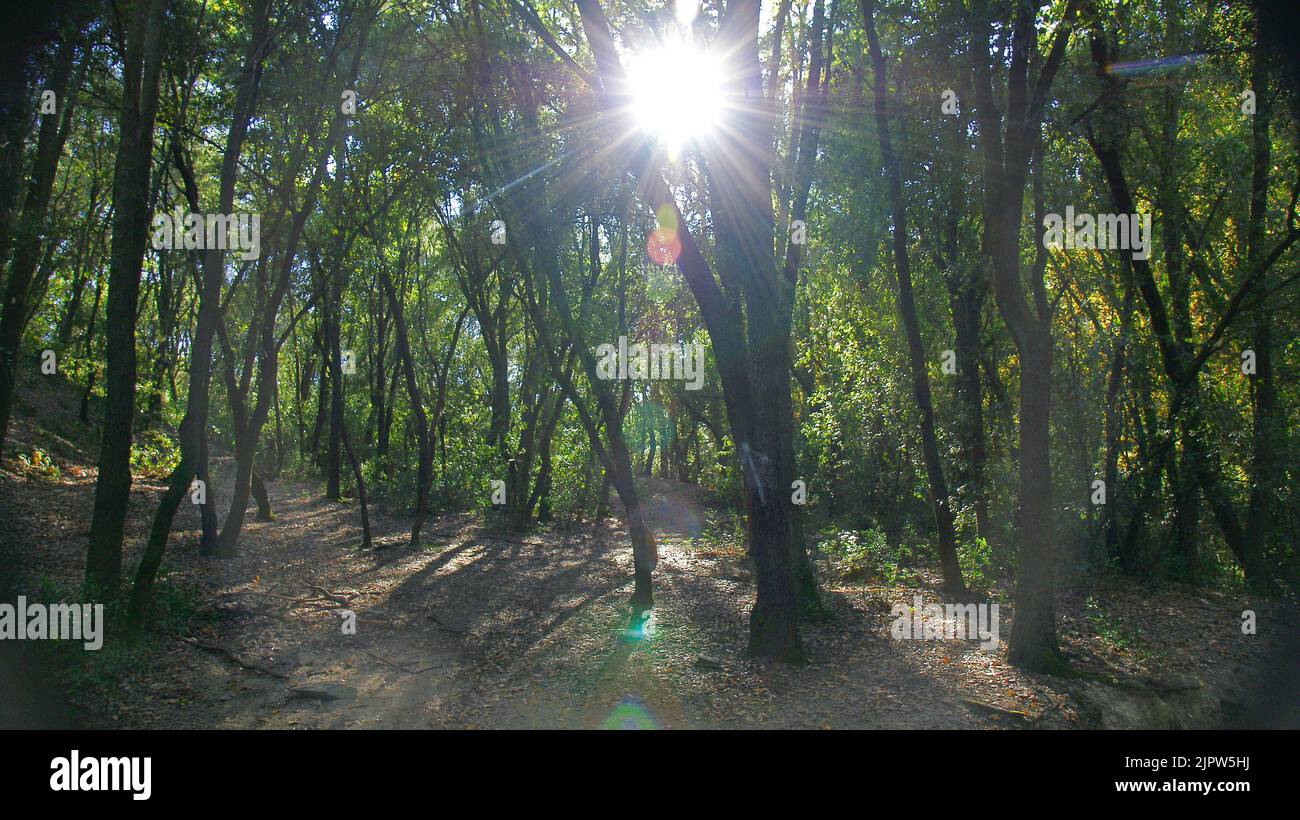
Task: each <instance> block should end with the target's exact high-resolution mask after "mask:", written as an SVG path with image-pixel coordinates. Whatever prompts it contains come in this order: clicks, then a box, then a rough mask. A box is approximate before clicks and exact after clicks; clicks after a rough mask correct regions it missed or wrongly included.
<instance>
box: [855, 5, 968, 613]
mask: <svg viewBox="0 0 1300 820" xmlns="http://www.w3.org/2000/svg"><path fill="white" fill-rule="evenodd" d="M861 2H862V15H863V20H864V21H865V24H866V27H867V42H868V44H869V46H870V49H871V61H872V63H873V64H874V66H875V84H874V96H875V110H876V136H877V139H878V140H879V143H880V161H881V163H882V164H883V165H884V166H885V176H886V178H887V179H888V180H889V201H890V207H891V210H892V212H893V219H894V243H893V244H894V271H895V273H896V274H897V277H898V313H899V315H900V317H901V318H902V320H903V330H904V332H905V334H906V336H907V352H908V363H909V365H910V366H911V369H912V395H913V397H914V398H915V399H916V407H917V410H918V411H919V412H920V414H921V451H922V454H923V456H924V459H925V472H926V476H927V477H928V478H929V482H930V502H931V506H932V507H933V510H934V522H935V534H936V537H937V539H938V548H939V565H940V567H941V569H942V571H943V586H944V590H945V591H946V592H948V593H949V594H950V595H957V596H960V595H964V594H965V593H966V584H965V582H964V581H963V580H962V577H961V565H960V564H959V563H958V560H957V531H956V527H955V526H954V525H953V514H952V504H951V499H950V498H949V496H948V483H947V481H946V480H945V479H944V474H943V461H942V460H941V459H940V456H939V439H938V436H937V435H936V434H935V430H934V405H933V402H932V401H931V398H930V375H929V372H928V371H927V370H926V365H925V346H924V343H923V342H922V341H921V325H920V322H918V321H917V318H916V300H915V298H914V297H913V295H912V273H911V266H910V265H909V263H908V255H907V204H906V202H905V200H904V198H903V174H902V169H901V168H900V167H899V161H898V158H897V156H896V155H895V154H894V146H893V142H892V139H891V137H890V128H889V116H888V113H887V112H886V110H885V107H886V104H887V97H886V91H885V82H886V80H885V57H884V54H882V53H881V51H880V41H879V39H878V38H877V37H876V20H875V6H876V4H875V0H861Z"/></svg>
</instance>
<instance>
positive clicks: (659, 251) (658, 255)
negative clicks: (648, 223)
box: [645, 220, 682, 265]
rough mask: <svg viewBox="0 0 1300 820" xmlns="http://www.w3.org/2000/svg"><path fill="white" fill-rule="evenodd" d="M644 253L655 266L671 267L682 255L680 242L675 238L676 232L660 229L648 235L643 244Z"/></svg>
mask: <svg viewBox="0 0 1300 820" xmlns="http://www.w3.org/2000/svg"><path fill="white" fill-rule="evenodd" d="M674 221H676V220H674ZM645 252H646V255H647V256H649V257H650V259H651V260H652V261H653V262H654V263H655V264H656V265H671V264H673V263H674V262H676V261H677V257H679V256H681V254H682V240H680V239H678V238H677V231H676V230H671V231H669V230H664V229H662V228H661V229H659V230H657V231H653V232H652V233H651V234H650V238H649V239H647V240H646V243H645Z"/></svg>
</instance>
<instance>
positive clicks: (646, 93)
mask: <svg viewBox="0 0 1300 820" xmlns="http://www.w3.org/2000/svg"><path fill="white" fill-rule="evenodd" d="M627 79H628V85H629V90H630V92H631V97H632V100H631V110H632V116H633V118H634V119H635V120H636V124H637V127H638V128H640V129H641V130H642V131H643V132H645V133H647V134H652V135H654V136H656V137H657V138H658V139H659V140H660V141H661V142H662V143H663V144H664V145H665V146H667V148H668V149H669V150H670V151H672V152H674V153H675V152H677V151H679V150H681V149H682V148H683V147H685V146H686V145H687V144H688V143H690V142H692V141H695V140H698V139H700V138H703V137H707V136H708V135H709V134H711V133H713V132H714V131H715V130H716V129H717V128H718V127H719V126H720V125H721V124H722V118H723V113H724V107H725V100H724V96H723V93H722V65H721V63H720V62H719V61H718V60H717V59H715V58H714V57H712V56H710V55H709V54H708V53H706V52H703V51H701V50H699V49H697V48H694V47H692V46H690V45H688V44H686V43H677V44H673V45H665V46H661V47H659V48H656V49H654V50H650V51H645V52H641V53H639V54H636V55H634V56H633V57H632V58H631V59H629V60H628V64H627Z"/></svg>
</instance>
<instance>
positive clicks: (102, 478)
mask: <svg viewBox="0 0 1300 820" xmlns="http://www.w3.org/2000/svg"><path fill="white" fill-rule="evenodd" d="M163 16H164V14H163V2H162V0H135V3H134V4H133V5H132V8H131V16H130V23H129V25H128V27H127V31H126V33H125V37H124V42H125V44H126V51H125V59H124V61H123V73H122V77H123V90H122V110H121V115H120V117H119V120H118V135H119V136H118V150H117V161H116V163H115V165H114V169H113V246H112V248H113V249H112V253H111V255H110V257H109V275H108V322H107V326H106V333H105V335H106V339H107V343H108V368H107V378H106V381H107V389H108V395H107V397H106V399H105V402H104V429H103V436H102V438H101V443H100V449H99V473H98V475H97V476H96V478H95V506H94V512H93V514H92V518H91V524H90V544H89V547H88V549H87V551H86V582H87V584H88V585H89V586H91V587H92V588H95V589H97V590H98V591H99V593H100V594H101V595H102V596H103V597H104V599H105V600H113V599H115V598H116V597H117V593H118V587H119V585H120V583H121V577H122V533H123V528H124V526H125V524H126V511H127V504H128V502H129V501H130V495H131V439H132V430H133V426H134V421H135V385H136V352H135V325H136V304H137V299H138V296H139V291H140V272H141V266H142V264H143V262H144V249H145V239H146V237H147V236H148V233H149V231H148V227H149V175H150V170H151V166H152V164H153V143H154V120H155V118H156V116H157V112H158V84H159V77H160V74H161V68H162V27H163Z"/></svg>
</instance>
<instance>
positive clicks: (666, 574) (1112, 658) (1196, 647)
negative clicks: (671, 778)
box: [0, 393, 1294, 728]
mask: <svg viewBox="0 0 1300 820" xmlns="http://www.w3.org/2000/svg"><path fill="white" fill-rule="evenodd" d="M27 396H28V399H27V400H26V401H24V402H23V405H25V406H20V412H21V411H23V410H25V411H26V412H25V414H24V417H22V418H20V419H19V421H18V424H17V429H16V430H15V433H14V435H13V437H12V442H11V446H10V450H11V453H12V452H14V451H17V452H21V453H30V452H31V448H32V446H39V447H41V448H42V449H44V450H45V451H47V452H48V453H50V455H51V457H52V459H53V461H54V463H55V464H56V465H57V467H58V475H53V474H40V473H38V472H36V471H33V470H31V469H28V468H27V467H26V466H25V465H23V464H22V463H21V462H19V461H17V460H15V459H13V458H6V459H4V460H3V462H2V463H0V522H4V523H3V528H2V532H0V552H3V553H4V554H2V555H0V561H3V562H4V563H5V564H6V565H7V566H9V567H11V568H12V567H18V568H20V572H19V573H17V577H14V578H11V579H10V585H11V587H13V588H14V592H15V594H21V593H23V592H26V593H27V594H28V595H29V596H30V595H34V594H37V591H38V590H39V589H40V587H41V586H42V584H44V585H45V587H46V588H47V589H49V588H53V589H57V590H65V591H66V590H75V589H76V588H77V586H78V584H79V583H80V580H81V577H82V573H83V568H84V554H85V543H86V537H87V535H88V531H89V522H90V517H91V508H92V500H93V494H94V480H95V476H94V467H93V464H94V459H93V458H91V457H90V456H89V453H88V452H87V451H86V449H85V447H84V446H83V443H79V442H78V440H77V437H76V436H75V435H72V434H69V435H64V434H62V433H61V432H60V427H62V428H64V430H65V431H66V430H67V429H71V428H75V427H76V425H77V424H78V423H77V422H76V421H75V410H73V411H72V418H71V420H69V421H64V422H56V423H53V424H50V423H47V421H48V420H49V419H57V418H58V417H60V416H64V415H66V414H68V412H69V411H68V410H67V409H66V408H65V407H59V406H54V405H50V406H47V407H43V406H41V397H40V396H39V394H38V395H37V398H36V399H35V400H33V399H32V398H31V396H32V394H30V393H29V394H27ZM33 419H41V420H42V423H41V427H39V428H38V427H36V426H34V422H33ZM73 432H74V433H75V429H74V430H73ZM223 469H225V468H223ZM221 472H222V470H221V469H219V470H218V477H217V480H216V481H214V484H216V485H217V486H219V487H228V486H229V483H228V481H226V480H224V477H223V476H222V475H221ZM161 490H162V487H161V481H160V480H157V479H153V480H138V481H137V482H136V483H135V485H134V488H133V490H132V497H131V504H130V509H129V515H128V520H127V533H126V543H127V545H128V546H127V550H126V556H125V565H124V566H125V567H126V572H125V577H126V578H128V579H129V578H130V577H131V574H132V572H133V570H134V567H135V565H136V562H137V560H138V557H139V551H140V549H141V545H142V544H143V542H144V540H145V535H146V532H147V529H148V526H149V524H150V521H151V517H152V514H153V511H154V509H155V507H156V503H157V499H158V497H159V495H160V493H161ZM643 490H644V491H645V493H646V494H647V496H648V499H649V500H648V506H649V507H650V509H651V521H652V523H653V525H654V528H655V530H656V532H657V534H658V536H659V545H660V562H659V566H658V569H657V571H656V573H655V607H654V610H653V617H652V619H651V620H650V622H649V623H648V625H647V627H646V629H645V631H644V635H631V636H629V635H628V634H626V632H625V626H626V624H627V610H626V600H627V598H628V596H629V595H630V592H631V574H632V566H631V554H630V548H629V546H628V542H627V539H626V533H625V531H624V529H623V528H622V527H621V525H620V523H619V522H618V520H617V519H613V518H611V519H608V520H606V521H601V522H594V523H586V524H581V525H573V526H570V527H567V528H565V527H560V526H554V527H550V528H546V529H542V530H539V531H537V532H534V533H530V534H521V535H503V534H500V533H497V532H494V531H493V530H492V528H491V526H490V525H489V524H487V523H485V521H484V516H482V515H481V514H459V515H446V516H442V517H439V518H435V519H433V520H431V521H429V522H428V523H427V524H426V527H425V531H424V536H423V543H422V545H421V546H419V547H415V548H413V547H411V546H409V545H408V543H407V540H408V539H407V536H408V529H409V526H410V520H409V519H408V518H406V517H403V516H399V515H390V514H387V513H385V512H383V511H381V510H375V511H373V512H372V519H373V526H374V533H375V538H376V542H377V543H378V544H380V545H382V546H383V548H382V549H379V550H370V551H362V550H361V549H359V547H358V545H359V542H360V526H359V520H358V509H357V505H356V504H355V502H353V503H338V502H331V501H326V500H324V499H323V498H322V493H321V489H320V487H319V486H316V485H312V484H306V483H298V482H293V481H288V480H285V481H280V482H276V483H274V484H272V485H271V498H272V505H273V508H274V510H275V516H276V517H275V520H273V521H269V522H262V521H256V520H254V519H255V510H253V509H250V510H249V513H248V518H247V523H246V524H245V529H244V534H243V538H242V541H241V545H240V553H239V556H238V557H236V558H234V559H231V560H217V559H208V558H203V557H200V556H199V555H198V553H197V537H196V536H197V533H196V530H197V526H198V516H197V513H196V508H194V507H192V505H189V504H182V510H181V512H180V514H179V515H178V516H177V520H176V525H175V528H174V531H173V536H172V539H171V541H170V542H169V547H168V556H167V559H166V567H167V568H168V572H167V576H166V578H165V582H164V584H163V585H162V587H161V595H162V596H163V597H164V598H165V599H167V600H170V601H173V603H172V604H171V606H172V607H173V609H176V608H179V609H180V610H181V611H184V612H187V613H188V614H187V616H186V618H185V620H186V622H187V623H185V624H179V625H178V624H176V623H174V622H169V624H168V625H166V626H164V627H161V628H159V629H158V630H156V631H155V632H154V633H152V634H151V636H150V638H149V640H148V641H147V642H145V644H144V646H143V647H142V648H137V649H124V650H122V651H121V652H118V651H116V650H115V649H114V646H115V640H114V636H112V635H110V636H108V638H107V641H106V647H105V651H104V652H103V653H83V652H80V651H79V650H78V651H76V652H73V653H64V654H63V655H62V657H64V658H65V662H64V663H63V665H62V667H61V671H60V672H59V679H60V680H61V681H63V684H62V687H63V689H64V690H65V691H64V692H63V696H64V697H65V699H66V700H68V701H70V702H71V704H72V706H73V708H74V710H75V714H76V716H77V718H76V721H77V724H78V725H83V726H87V727H136V728H144V727H150V728H153V727H162V728H353V727H357V728H361V727H385V728H399V727H400V728H420V727H437V728H442V727H448V728H451V727H455V728H462V727H486V728H533V727H555V728H594V727H643V726H644V727H664V728H679V727H680V728H685V727H697V728H760V727H766V728H1069V727H1098V726H1100V727H1108V728H1130V727H1164V726H1169V727H1182V726H1186V727H1199V726H1218V725H1222V723H1223V721H1224V720H1225V717H1226V718H1229V719H1230V718H1231V717H1232V714H1233V713H1234V712H1238V711H1240V710H1243V709H1246V708H1248V706H1249V702H1250V700H1251V698H1252V697H1253V696H1252V694H1251V692H1250V691H1249V690H1250V685H1249V684H1250V683H1251V682H1252V681H1254V680H1255V679H1256V678H1257V677H1258V676H1259V673H1260V671H1261V670H1263V669H1265V668H1267V666H1268V665H1269V663H1270V658H1271V655H1270V653H1271V652H1272V651H1273V650H1274V649H1275V648H1276V647H1277V646H1279V645H1280V642H1281V639H1279V638H1278V637H1277V636H1276V633H1278V632H1280V630H1279V629H1276V628H1275V627H1276V626H1277V625H1278V624H1294V621H1293V620H1292V619H1293V618H1294V612H1293V611H1292V610H1291V609H1289V608H1288V607H1286V606H1284V605H1283V604H1280V603H1276V602H1268V601H1261V600H1254V599H1251V600H1247V598H1246V596H1244V595H1242V594H1235V595H1234V594H1226V593H1217V592H1211V591H1207V590H1203V589H1194V588H1190V587H1186V586H1181V585H1178V584H1170V583H1163V584H1160V585H1159V586H1150V585H1144V584H1141V583H1139V582H1137V581H1135V580H1133V579H1129V578H1124V577H1118V576H1102V577H1099V578H1093V579H1091V580H1087V581H1085V582H1083V583H1081V584H1078V585H1076V588H1075V589H1071V590H1065V591H1062V592H1061V593H1060V595H1059V598H1058V617H1059V624H1060V638H1061V642H1062V646H1063V649H1064V650H1065V652H1066V653H1067V657H1069V658H1070V660H1071V661H1072V663H1074V664H1075V666H1076V667H1077V668H1079V669H1083V670H1087V671H1089V672H1091V673H1092V675H1090V676H1089V677H1088V678H1062V677H1056V676H1050V675H1037V674H1029V673H1025V672H1022V671H1020V670H1017V669H1015V668H1014V667H1011V666H1010V665H1009V664H1008V663H1007V662H1006V653H1005V646H1003V647H1001V648H999V649H998V650H997V651H982V650H980V649H979V648H978V647H977V645H976V644H975V643H973V642H963V641H951V640H949V641H920V640H894V639H892V638H891V636H890V624H891V621H892V619H891V617H890V612H889V610H890V607H891V605H892V604H894V603H896V602H905V603H910V602H911V601H912V599H913V596H914V595H921V596H923V597H924V599H925V600H926V602H937V601H938V600H939V598H938V597H937V593H936V592H934V590H933V589H931V588H928V587H927V588H922V587H920V586H918V587H916V588H908V587H901V586H887V585H882V584H879V583H872V582H870V581H861V580H857V581H849V580H835V579H833V578H830V577H827V576H828V575H829V573H824V577H823V590H824V595H825V599H826V604H827V606H828V609H829V610H830V612H831V613H832V614H831V617H830V618H828V619H825V620H822V621H817V622H812V623H807V624H805V625H804V627H803V638H804V645H805V649H806V651H807V654H808V656H809V659H810V662H809V663H808V664H807V665H806V666H802V667H789V666H785V665H781V664H766V663H762V662H758V661H755V660H752V659H750V658H748V657H746V655H745V652H744V650H745V645H746V636H747V632H748V611H749V608H750V606H751V605H752V603H753V595H754V587H753V579H752V572H751V570H750V568H749V565H748V561H747V559H746V557H745V555H744V550H743V545H742V544H740V543H738V540H737V539H736V538H735V537H734V536H732V535H728V534H726V533H725V532H723V531H720V530H719V528H718V527H717V526H716V522H715V521H714V520H713V518H712V517H711V511H710V509H709V507H708V505H707V495H706V493H705V492H704V491H703V490H701V489H700V488H698V487H694V486H691V485H685V484H679V483H676V482H669V481H663V480H659V479H645V480H644V481H643ZM926 580H931V581H932V580H934V579H926V578H925V577H922V581H926ZM994 594H995V599H998V600H1002V601H1003V603H1002V606H1001V614H1002V627H1001V637H1002V640H1003V642H1004V644H1005V641H1006V638H1007V636H1008V635H1009V634H1010V622H1011V620H1012V617H1013V615H1014V613H1013V611H1012V609H1011V606H1010V604H1009V603H1007V602H1006V598H1007V597H1009V596H1005V597H1004V596H1003V595H1002V594H1000V593H998V592H996V591H995V593H994ZM0 600H12V597H7V598H0ZM1089 601H1091V603H1089ZM175 602H180V603H175ZM1247 608H1253V609H1255V610H1256V611H1257V612H1258V617H1259V624H1260V629H1259V632H1260V634H1258V635H1243V634H1242V632H1241V629H1240V624H1241V613H1242V610H1244V609H1247ZM345 610H346V611H350V612H353V613H355V615H356V622H355V624H356V628H355V634H347V633H346V631H345V630H344V629H343V625H344V621H345V618H344V615H345V614H346V613H345V612H344V611H345ZM1099 613H1100V614H1099ZM1287 629H1289V630H1293V629H1294V627H1293V626H1288V627H1287ZM1270 633H1273V637H1270ZM101 654H102V657H94V658H90V657H87V656H90V655H101ZM38 655H39V657H40V658H45V659H48V658H49V657H51V656H50V655H49V653H43V652H42V653H38ZM67 658H72V660H70V661H68V660H66V659H67ZM0 662H3V657H2V656H0ZM69 667H70V668H69Z"/></svg>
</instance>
